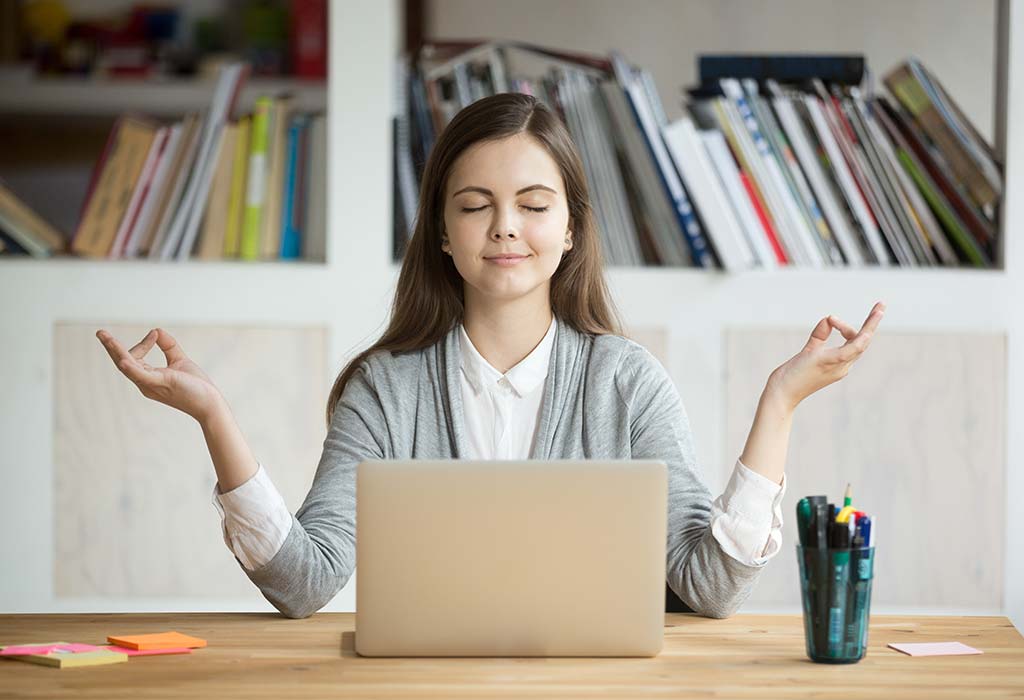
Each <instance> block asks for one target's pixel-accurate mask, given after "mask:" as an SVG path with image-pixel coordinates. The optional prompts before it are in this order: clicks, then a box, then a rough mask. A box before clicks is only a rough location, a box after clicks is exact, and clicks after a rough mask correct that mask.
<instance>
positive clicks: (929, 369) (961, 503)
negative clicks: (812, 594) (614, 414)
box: [725, 319, 1007, 613]
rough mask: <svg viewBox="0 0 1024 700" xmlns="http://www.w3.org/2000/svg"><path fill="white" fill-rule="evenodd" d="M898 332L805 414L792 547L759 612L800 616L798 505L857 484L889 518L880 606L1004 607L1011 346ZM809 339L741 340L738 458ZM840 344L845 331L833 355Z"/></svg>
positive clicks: (786, 540) (858, 495)
mask: <svg viewBox="0 0 1024 700" xmlns="http://www.w3.org/2000/svg"><path fill="white" fill-rule="evenodd" d="M845 320H846V321H847V322H848V323H851V324H852V325H855V326H856V327H858V328H859V326H860V323H853V321H854V319H845ZM884 326H885V322H884V321H883V322H882V326H881V327H880V329H879V331H878V332H877V333H876V335H875V337H874V338H873V340H872V343H871V347H870V348H869V349H868V351H867V352H866V353H865V354H864V355H863V356H862V357H861V358H860V360H858V361H857V363H856V364H854V365H853V367H852V368H851V370H850V372H849V374H848V375H847V376H846V377H845V378H844V379H842V380H840V381H838V382H836V383H834V384H832V385H830V386H827V387H825V388H824V389H822V390H821V391H819V392H817V393H815V394H813V395H811V396H810V397H808V398H807V399H806V400H805V401H804V402H803V403H801V404H800V405H799V406H798V407H797V409H796V415H795V417H794V420H793V431H792V436H791V438H790V443H789V454H788V459H787V461H786V479H787V487H786V495H785V498H784V500H783V511H782V512H783V519H784V522H785V526H784V527H783V537H782V549H781V551H779V552H778V554H777V555H776V557H777V559H778V561H772V562H771V563H770V564H769V566H768V567H767V568H766V569H765V571H764V573H763V576H762V578H761V580H760V581H759V582H758V585H757V588H756V589H755V590H754V592H753V593H752V595H751V597H750V599H749V602H750V604H752V605H761V606H778V605H787V604H789V605H797V604H799V585H798V583H797V562H796V554H795V551H794V547H795V544H796V529H795V527H794V524H795V519H796V515H795V508H796V502H797V501H798V500H799V499H800V498H801V497H803V496H807V495H811V494H819V493H820V494H826V495H827V496H828V497H829V500H831V501H833V502H836V503H839V502H841V499H842V495H843V489H844V488H845V486H846V483H847V482H850V483H851V484H852V485H853V501H854V505H855V506H857V507H858V508H862V509H863V510H865V511H867V512H868V513H869V514H871V515H872V516H873V517H874V518H875V520H876V532H877V535H878V540H877V553H876V558H875V562H876V568H875V583H874V590H873V592H872V598H873V601H872V605H874V606H878V605H883V606H885V605H890V606H900V607H901V608H903V609H907V608H910V609H911V610H910V611H913V609H914V608H917V609H918V610H922V609H940V610H941V609H946V610H950V611H977V612H978V613H982V612H988V611H995V610H1000V609H1002V605H1003V565H1004V559H1005V556H1006V553H1005V550H1004V536H1003V532H1004V526H1005V523H1004V506H1003V504H1004V489H1005V484H1006V382H1007V375H1006V337H1005V335H1002V334H989V333H956V334H950V333H891V332H888V331H885V330H884ZM809 334H810V328H808V329H807V330H806V331H795V330H777V329H747V328H743V329H732V330H729V331H727V333H726V347H725V354H726V377H725V394H726V441H727V450H726V452H727V453H736V454H739V452H740V451H741V450H742V449H743V443H744V441H745V439H746V435H747V432H748V431H749V430H750V424H751V421H752V420H753V416H754V411H755V409H756V407H757V396H758V392H759V391H760V389H761V388H762V386H763V384H764V381H765V378H766V377H767V376H768V375H769V374H770V372H771V371H772V369H773V368H774V367H776V366H777V365H778V364H781V363H782V362H784V361H785V360H786V359H787V358H788V357H791V356H792V355H793V354H795V353H796V352H797V351H799V349H800V348H801V347H802V346H803V344H804V343H805V342H806V340H807V337H808V335H809ZM838 344H840V340H839V336H838V334H837V333H835V334H833V337H832V338H831V340H830V341H829V345H830V346H835V345H838Z"/></svg>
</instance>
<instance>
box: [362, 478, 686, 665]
mask: <svg viewBox="0 0 1024 700" xmlns="http://www.w3.org/2000/svg"><path fill="white" fill-rule="evenodd" d="M667 488H668V486H667V468H666V465H665V462H664V461H660V460H629V459H624V460H453V459H448V460H368V461H364V462H361V463H360V464H359V465H358V466H357V476H356V572H355V576H356V633H355V648H356V652H357V653H358V654H359V655H361V656H648V657H649V656H656V655H657V654H658V653H659V652H660V651H661V648H662V641H663V637H664V624H665V542H666V512H667V510H668V501H667Z"/></svg>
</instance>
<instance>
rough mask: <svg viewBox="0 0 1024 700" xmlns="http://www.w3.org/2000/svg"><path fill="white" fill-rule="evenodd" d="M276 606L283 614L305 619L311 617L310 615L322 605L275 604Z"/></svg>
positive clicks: (291, 618) (293, 618) (292, 617)
mask: <svg viewBox="0 0 1024 700" xmlns="http://www.w3.org/2000/svg"><path fill="white" fill-rule="evenodd" d="M274 607H276V608H277V610H278V612H280V613H281V614H282V615H283V616H285V617H287V618H288V619H290V620H304V619H305V618H307V617H309V616H310V615H312V614H313V613H315V612H316V611H317V610H319V609H320V606H311V605H305V606H302V605H280V604H275V605H274Z"/></svg>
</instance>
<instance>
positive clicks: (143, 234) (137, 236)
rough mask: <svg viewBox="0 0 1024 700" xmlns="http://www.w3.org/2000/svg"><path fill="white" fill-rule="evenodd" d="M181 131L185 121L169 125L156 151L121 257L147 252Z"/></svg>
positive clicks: (176, 159) (170, 177)
mask: <svg viewBox="0 0 1024 700" xmlns="http://www.w3.org/2000/svg"><path fill="white" fill-rule="evenodd" d="M184 133H185V122H178V123H176V124H173V125H171V127H170V131H169V132H168V134H167V140H166V143H165V144H164V146H163V151H162V152H161V153H160V155H159V158H158V162H157V164H156V168H155V169H154V171H153V176H152V178H151V180H150V182H149V192H148V194H147V195H146V197H145V201H144V202H143V204H142V207H141V208H140V210H139V216H138V220H137V221H136V222H135V225H134V226H132V230H131V233H130V234H129V235H128V240H127V242H126V243H125V245H124V249H123V251H122V257H125V258H135V257H138V256H139V254H140V252H141V253H146V252H148V250H149V248H148V241H149V240H150V238H149V237H150V236H151V234H152V230H153V228H154V224H155V222H156V220H157V217H158V216H159V214H160V213H161V211H162V209H161V207H162V206H165V205H166V196H167V191H168V190H169V189H170V187H171V183H172V181H173V178H174V175H175V168H176V167H177V164H178V163H179V162H180V157H181V149H182V135H183V134H184Z"/></svg>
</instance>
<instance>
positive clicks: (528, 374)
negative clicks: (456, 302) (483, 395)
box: [459, 314, 556, 397]
mask: <svg viewBox="0 0 1024 700" xmlns="http://www.w3.org/2000/svg"><path fill="white" fill-rule="evenodd" d="M555 325H556V320H555V316H554V314H552V316H551V325H550V326H548V331H547V333H545V334H544V337H543V338H542V339H541V341H540V343H538V344H537V347H535V348H534V349H533V350H532V351H531V352H530V354H529V355H527V356H526V357H524V358H523V359H522V360H520V361H519V363H518V364H517V365H516V366H515V367H513V368H512V369H510V370H509V371H508V372H506V373H505V374H504V375H502V373H501V372H499V371H498V370H496V369H495V368H494V367H493V366H491V363H489V362H488V361H487V360H485V359H484V357H483V355H481V354H480V353H479V352H478V351H477V349H476V347H474V346H473V341H471V340H470V339H469V335H468V334H467V333H466V328H465V326H463V325H462V324H461V323H460V324H459V336H460V337H459V342H460V349H461V353H460V355H461V364H460V366H461V367H462V371H463V372H464V373H465V375H466V378H467V379H468V380H469V383H470V385H471V386H472V387H473V391H474V392H476V393H480V391H481V389H483V387H485V386H491V385H494V384H497V383H498V381H500V380H501V378H502V377H503V376H504V377H505V378H506V379H508V382H509V384H511V385H512V388H513V389H514V390H515V392H516V393H517V394H518V395H519V396H520V397H522V396H524V395H526V394H528V393H530V392H531V391H533V390H534V389H536V388H537V387H538V386H539V385H540V384H541V382H543V381H544V379H545V377H547V375H548V365H549V364H550V361H551V346H552V345H553V344H554V341H555Z"/></svg>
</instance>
